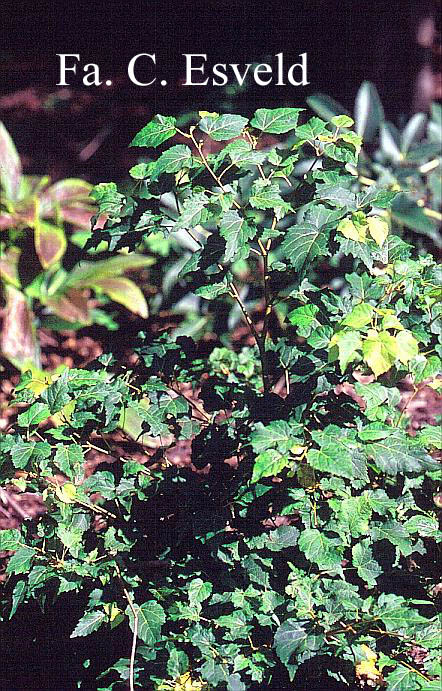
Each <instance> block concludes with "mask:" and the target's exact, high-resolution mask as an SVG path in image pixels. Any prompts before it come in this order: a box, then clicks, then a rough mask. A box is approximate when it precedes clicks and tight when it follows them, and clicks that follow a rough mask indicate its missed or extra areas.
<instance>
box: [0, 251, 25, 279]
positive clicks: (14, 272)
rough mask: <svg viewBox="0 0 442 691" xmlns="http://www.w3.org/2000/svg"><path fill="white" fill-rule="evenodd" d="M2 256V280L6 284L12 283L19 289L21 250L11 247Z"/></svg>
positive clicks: (0, 267)
mask: <svg viewBox="0 0 442 691" xmlns="http://www.w3.org/2000/svg"><path fill="white" fill-rule="evenodd" d="M0 256H1V258H0V278H1V279H2V280H3V281H5V282H6V283H11V284H12V285H13V286H15V287H16V288H19V287H20V278H19V276H18V260H19V259H20V250H19V249H18V247H10V248H9V249H8V250H6V251H5V252H3V254H2V255H0Z"/></svg>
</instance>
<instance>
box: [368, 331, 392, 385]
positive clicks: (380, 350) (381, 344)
mask: <svg viewBox="0 0 442 691" xmlns="http://www.w3.org/2000/svg"><path fill="white" fill-rule="evenodd" d="M362 354H363V356H364V362H366V363H367V365H368V366H369V367H370V369H371V370H372V372H374V374H375V375H376V377H379V376H380V375H381V374H384V372H388V370H389V369H391V367H392V365H393V363H394V362H395V360H396V358H397V356H398V344H397V342H396V339H395V337H394V336H391V335H390V334H389V333H388V331H381V332H380V333H378V332H377V331H375V330H374V329H370V330H369V332H368V336H367V338H366V339H365V340H364V342H363V344H362Z"/></svg>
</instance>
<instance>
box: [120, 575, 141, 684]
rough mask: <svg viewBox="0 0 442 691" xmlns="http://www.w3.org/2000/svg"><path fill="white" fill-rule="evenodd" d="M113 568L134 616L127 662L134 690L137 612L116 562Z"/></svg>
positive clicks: (130, 681)
mask: <svg viewBox="0 0 442 691" xmlns="http://www.w3.org/2000/svg"><path fill="white" fill-rule="evenodd" d="M115 569H116V571H117V575H118V579H119V581H120V584H121V588H122V590H123V593H124V597H125V598H126V600H127V603H128V605H129V607H130V610H131V612H132V614H133V617H134V630H133V632H132V633H133V635H132V648H131V653H130V663H129V688H130V691H135V680H134V678H135V654H136V651H137V637H138V612H137V611H136V609H135V607H134V603H133V601H132V598H131V596H130V595H129V592H128V590H127V588H126V586H125V584H124V581H123V578H122V576H121V571H120V568H119V566H118V564H115Z"/></svg>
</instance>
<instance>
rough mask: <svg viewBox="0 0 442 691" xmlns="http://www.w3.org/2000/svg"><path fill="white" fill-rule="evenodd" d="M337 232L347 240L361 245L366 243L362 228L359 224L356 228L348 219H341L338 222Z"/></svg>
mask: <svg viewBox="0 0 442 691" xmlns="http://www.w3.org/2000/svg"><path fill="white" fill-rule="evenodd" d="M337 230H338V231H339V232H340V233H342V235H343V236H344V237H346V238H348V239H349V240H355V241H356V242H363V243H365V242H367V240H366V237H365V230H364V226H362V225H360V224H358V225H357V226H356V225H355V224H354V223H353V221H352V220H351V219H350V218H343V219H342V221H340V222H339V224H338V228H337Z"/></svg>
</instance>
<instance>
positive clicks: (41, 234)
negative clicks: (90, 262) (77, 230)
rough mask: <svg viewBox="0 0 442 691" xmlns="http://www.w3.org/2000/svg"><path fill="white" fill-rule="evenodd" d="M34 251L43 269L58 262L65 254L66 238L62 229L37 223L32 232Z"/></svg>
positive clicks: (42, 222) (48, 224) (40, 222)
mask: <svg viewBox="0 0 442 691" xmlns="http://www.w3.org/2000/svg"><path fill="white" fill-rule="evenodd" d="M34 243H35V251H36V252H37V255H38V258H39V260H40V263H41V265H42V267H43V268H44V269H47V268H48V267H49V266H52V265H53V264H55V263H56V262H58V261H59V260H60V259H61V258H62V256H63V255H64V253H65V252H66V245H67V243H66V236H65V234H64V230H63V229H62V228H58V227H57V226H53V225H51V224H50V223H46V222H45V221H41V220H40V221H38V223H36V224H35V230H34Z"/></svg>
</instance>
